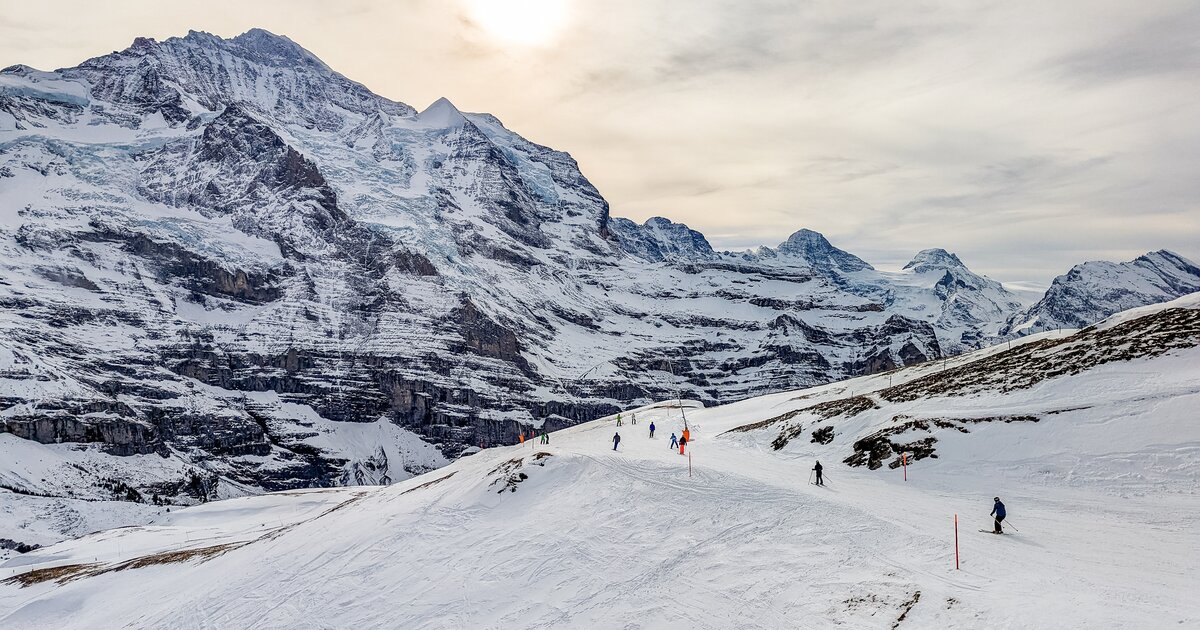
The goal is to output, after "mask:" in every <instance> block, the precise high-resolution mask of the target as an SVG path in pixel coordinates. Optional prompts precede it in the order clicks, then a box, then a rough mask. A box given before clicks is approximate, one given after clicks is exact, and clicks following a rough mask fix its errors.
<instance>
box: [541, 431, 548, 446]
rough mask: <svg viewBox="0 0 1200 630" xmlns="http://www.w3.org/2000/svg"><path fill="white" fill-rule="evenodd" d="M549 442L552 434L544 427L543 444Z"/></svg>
mask: <svg viewBox="0 0 1200 630" xmlns="http://www.w3.org/2000/svg"><path fill="white" fill-rule="evenodd" d="M549 443H550V434H549V433H546V430H545V429H542V444H549Z"/></svg>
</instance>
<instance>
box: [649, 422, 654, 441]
mask: <svg viewBox="0 0 1200 630" xmlns="http://www.w3.org/2000/svg"><path fill="white" fill-rule="evenodd" d="M650 439H652V440H653V439H654V421H653V420H651V421H650Z"/></svg>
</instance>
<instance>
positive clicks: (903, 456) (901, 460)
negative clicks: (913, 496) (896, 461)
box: [900, 453, 908, 481]
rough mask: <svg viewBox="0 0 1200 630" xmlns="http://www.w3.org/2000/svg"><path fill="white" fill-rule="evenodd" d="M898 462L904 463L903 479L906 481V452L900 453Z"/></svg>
mask: <svg viewBox="0 0 1200 630" xmlns="http://www.w3.org/2000/svg"><path fill="white" fill-rule="evenodd" d="M900 463H902V464H904V480H905V481H908V453H900Z"/></svg>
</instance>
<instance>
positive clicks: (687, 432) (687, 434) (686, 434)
mask: <svg viewBox="0 0 1200 630" xmlns="http://www.w3.org/2000/svg"><path fill="white" fill-rule="evenodd" d="M683 439H684V440H686V441H688V442H691V441H692V432H691V430H690V429H688V428H687V427H683Z"/></svg>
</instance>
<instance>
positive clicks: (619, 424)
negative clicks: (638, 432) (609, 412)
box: [617, 414, 621, 426]
mask: <svg viewBox="0 0 1200 630" xmlns="http://www.w3.org/2000/svg"><path fill="white" fill-rule="evenodd" d="M617 426H621V414H617Z"/></svg>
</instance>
